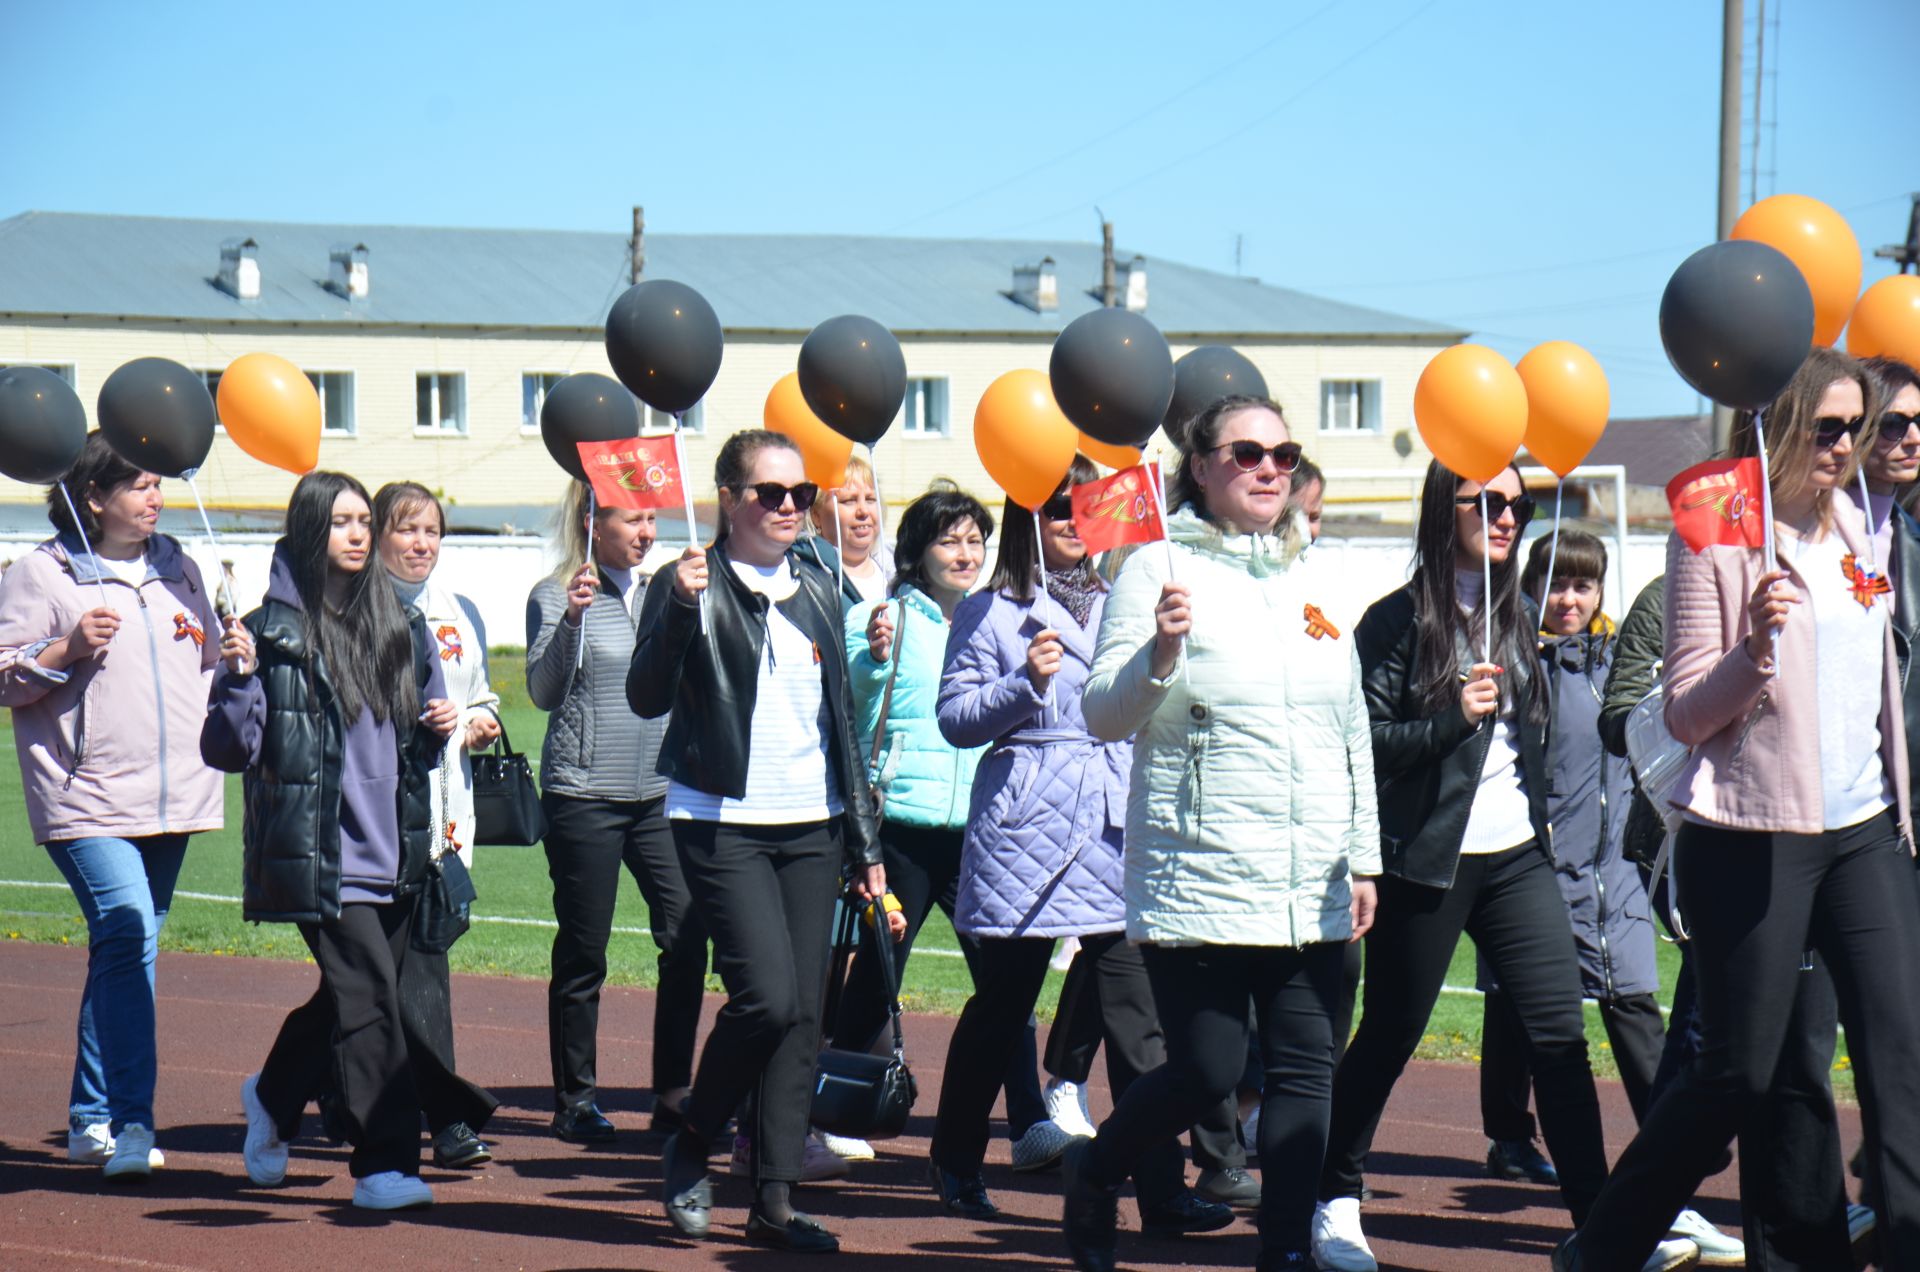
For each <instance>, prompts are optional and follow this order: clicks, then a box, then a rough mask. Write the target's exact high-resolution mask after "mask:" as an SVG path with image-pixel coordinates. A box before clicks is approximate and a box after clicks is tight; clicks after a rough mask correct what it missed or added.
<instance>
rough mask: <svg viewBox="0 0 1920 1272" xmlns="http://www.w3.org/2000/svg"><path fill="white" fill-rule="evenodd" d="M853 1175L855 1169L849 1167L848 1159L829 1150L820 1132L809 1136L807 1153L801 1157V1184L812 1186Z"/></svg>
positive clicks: (869, 1150)
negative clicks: (823, 1180) (826, 1180)
mask: <svg viewBox="0 0 1920 1272" xmlns="http://www.w3.org/2000/svg"><path fill="white" fill-rule="evenodd" d="M867 1151H868V1152H872V1151H873V1150H872V1149H868V1150H867ZM851 1173H853V1167H851V1166H849V1165H847V1159H846V1158H844V1157H842V1156H840V1154H838V1153H836V1152H834V1151H833V1150H832V1149H830V1148H828V1147H827V1146H826V1144H825V1143H824V1142H823V1141H822V1139H821V1135H820V1132H818V1131H814V1132H811V1133H810V1134H808V1136H807V1147H806V1152H804V1153H803V1154H801V1157H800V1182H801V1183H803V1184H812V1183H817V1182H819V1181H820V1180H822V1179H841V1178H844V1177H845V1176H847V1175H849V1174H851Z"/></svg>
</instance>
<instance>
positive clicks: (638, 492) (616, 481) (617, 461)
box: [574, 433, 681, 508]
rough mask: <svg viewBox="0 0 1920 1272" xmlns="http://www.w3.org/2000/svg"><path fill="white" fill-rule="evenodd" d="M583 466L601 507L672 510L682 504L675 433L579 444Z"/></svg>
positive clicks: (581, 464) (577, 444)
mask: <svg viewBox="0 0 1920 1272" xmlns="http://www.w3.org/2000/svg"><path fill="white" fill-rule="evenodd" d="M574 444H575V445H576V446H577V447H578V448H579V450H580V466H581V467H582V468H584V469H586V470H587V480H588V481H590V482H592V483H593V497H594V498H595V499H597V500H598V501H599V503H600V506H601V507H602V508H671V507H674V506H676V505H678V504H679V502H680V494H681V491H680V486H681V479H680V465H679V464H678V463H677V462H676V461H675V460H674V457H673V434H671V433H669V434H667V435H666V436H664V437H623V438H620V439H618V440H617V441H611V442H576V443H574Z"/></svg>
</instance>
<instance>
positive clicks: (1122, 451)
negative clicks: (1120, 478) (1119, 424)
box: [1075, 433, 1140, 468]
mask: <svg viewBox="0 0 1920 1272" xmlns="http://www.w3.org/2000/svg"><path fill="white" fill-rule="evenodd" d="M1075 445H1076V446H1078V447H1079V448H1080V453H1081V454H1082V455H1085V456H1086V457H1087V458H1088V459H1090V460H1092V461H1093V462H1094V463H1096V464H1105V465H1106V466H1107V467H1108V468H1132V467H1133V466H1134V465H1135V464H1137V463H1139V462H1140V448H1139V447H1137V446H1115V445H1114V444H1113V443H1111V442H1103V441H1101V440H1100V439H1099V438H1097V437H1088V436H1087V435H1086V434H1085V433H1082V434H1080V440H1079V441H1078V442H1076V443H1075Z"/></svg>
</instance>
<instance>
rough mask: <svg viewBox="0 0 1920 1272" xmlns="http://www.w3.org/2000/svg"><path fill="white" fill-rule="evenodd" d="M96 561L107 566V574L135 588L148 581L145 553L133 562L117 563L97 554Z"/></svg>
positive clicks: (95, 555)
mask: <svg viewBox="0 0 1920 1272" xmlns="http://www.w3.org/2000/svg"><path fill="white" fill-rule="evenodd" d="M94 560H96V561H98V562H100V564H101V565H103V566H105V567H106V569H107V573H109V574H111V575H113V576H114V577H115V578H117V579H120V580H121V581H122V582H125V583H129V584H131V585H132V586H134V587H139V586H140V585H141V584H142V583H145V582H146V581H147V554H146V553H145V552H142V553H141V554H140V555H139V556H137V557H135V558H133V560H131V561H115V560H113V559H112V558H111V557H103V556H100V555H99V554H98V553H95V554H94Z"/></svg>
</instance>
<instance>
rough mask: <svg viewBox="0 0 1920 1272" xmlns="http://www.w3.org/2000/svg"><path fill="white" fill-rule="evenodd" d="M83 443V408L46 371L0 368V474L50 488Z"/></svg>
mask: <svg viewBox="0 0 1920 1272" xmlns="http://www.w3.org/2000/svg"><path fill="white" fill-rule="evenodd" d="M86 444H87V408H86V407H84V406H82V405H80V395H79V394H78V393H75V392H74V391H73V386H72V385H70V384H68V383H67V382H66V381H65V380H62V379H61V378H60V377H59V376H57V375H55V374H54V373H53V372H51V371H49V370H47V369H46V368H45V367H5V368H0V473H5V474H6V475H7V476H9V477H11V478H13V479H14V480H15V481H29V482H32V483H33V484H35V485H36V486H45V485H50V484H51V483H53V482H56V481H59V480H60V478H61V476H62V475H63V474H64V473H65V472H66V471H67V470H68V469H69V468H72V467H73V464H74V461H75V460H77V459H79V458H80V451H81V449H82V448H83V447H85V446H86Z"/></svg>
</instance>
